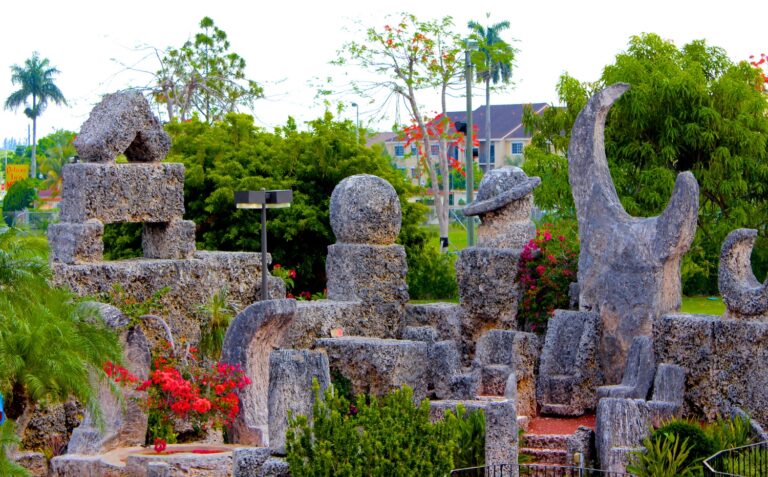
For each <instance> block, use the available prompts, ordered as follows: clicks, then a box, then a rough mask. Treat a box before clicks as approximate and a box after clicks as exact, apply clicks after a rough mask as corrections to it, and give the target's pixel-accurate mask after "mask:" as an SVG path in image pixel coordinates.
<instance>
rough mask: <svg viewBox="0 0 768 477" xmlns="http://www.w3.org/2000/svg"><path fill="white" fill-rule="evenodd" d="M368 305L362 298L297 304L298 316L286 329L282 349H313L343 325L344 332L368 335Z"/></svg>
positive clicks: (281, 344) (346, 333)
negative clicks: (359, 299)
mask: <svg viewBox="0 0 768 477" xmlns="http://www.w3.org/2000/svg"><path fill="white" fill-rule="evenodd" d="M368 309H369V307H366V306H363V304H362V303H360V302H359V301H331V300H312V301H299V302H297V303H296V317H295V318H294V319H293V321H292V322H291V324H290V325H289V327H288V329H287V330H286V332H285V336H284V340H283V341H282V342H281V343H280V344H279V346H280V347H281V348H311V347H313V346H314V345H315V341H317V340H318V339H320V338H330V337H331V331H332V330H334V329H337V328H341V329H342V330H343V333H344V334H345V335H365V334H366V333H363V331H365V329H366V327H365V325H366V324H368V323H369V321H368V319H367V318H368V316H367V314H366V311H367V310H368Z"/></svg>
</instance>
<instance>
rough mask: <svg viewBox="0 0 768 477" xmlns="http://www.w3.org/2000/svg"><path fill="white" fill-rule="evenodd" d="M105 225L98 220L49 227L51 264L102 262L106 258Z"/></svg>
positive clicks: (61, 223) (62, 223)
mask: <svg viewBox="0 0 768 477" xmlns="http://www.w3.org/2000/svg"><path fill="white" fill-rule="evenodd" d="M103 238H104V224H102V223H101V222H100V221H98V220H87V221H85V222H84V223H79V224H72V223H67V222H60V223H58V224H51V225H50V226H48V243H49V244H50V247H51V254H50V260H51V262H61V263H68V264H75V263H89V262H100V261H101V260H102V259H103V256H104V240H103Z"/></svg>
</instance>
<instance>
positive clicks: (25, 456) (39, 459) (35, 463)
mask: <svg viewBox="0 0 768 477" xmlns="http://www.w3.org/2000/svg"><path fill="white" fill-rule="evenodd" d="M12 458H13V460H14V461H15V462H16V464H18V465H20V466H22V467H24V468H25V469H26V470H27V472H29V475H33V476H41V477H45V476H47V475H48V460H47V459H46V458H45V455H44V454H43V453H42V452H29V451H24V452H17V453H16V454H15V455H14V456H13V457H12Z"/></svg>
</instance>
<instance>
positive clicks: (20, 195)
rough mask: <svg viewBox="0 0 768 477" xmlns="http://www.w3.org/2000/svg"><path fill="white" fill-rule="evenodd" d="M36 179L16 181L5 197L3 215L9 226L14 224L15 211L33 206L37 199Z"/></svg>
mask: <svg viewBox="0 0 768 477" xmlns="http://www.w3.org/2000/svg"><path fill="white" fill-rule="evenodd" d="M36 183H37V182H36V181H35V179H24V180H22V181H18V182H14V183H13V185H12V186H11V187H10V188H8V193H7V194H5V198H4V199H3V216H4V218H5V222H6V223H7V224H8V226H12V225H13V212H17V211H19V210H24V209H26V208H28V207H31V206H32V204H33V203H34V202H35V199H37V190H36V189H35V184H36Z"/></svg>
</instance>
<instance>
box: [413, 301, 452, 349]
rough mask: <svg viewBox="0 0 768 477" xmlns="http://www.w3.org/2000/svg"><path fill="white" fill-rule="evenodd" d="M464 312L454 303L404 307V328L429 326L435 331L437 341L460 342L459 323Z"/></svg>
mask: <svg viewBox="0 0 768 477" xmlns="http://www.w3.org/2000/svg"><path fill="white" fill-rule="evenodd" d="M463 315H464V310H463V309H462V308H461V307H460V306H459V305H457V304H455V303H428V304H420V305H413V304H408V305H405V315H404V317H403V320H404V325H405V326H431V327H432V328H434V329H435V330H436V331H437V337H438V341H442V340H452V341H455V342H457V343H460V342H461V322H462V316H463Z"/></svg>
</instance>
